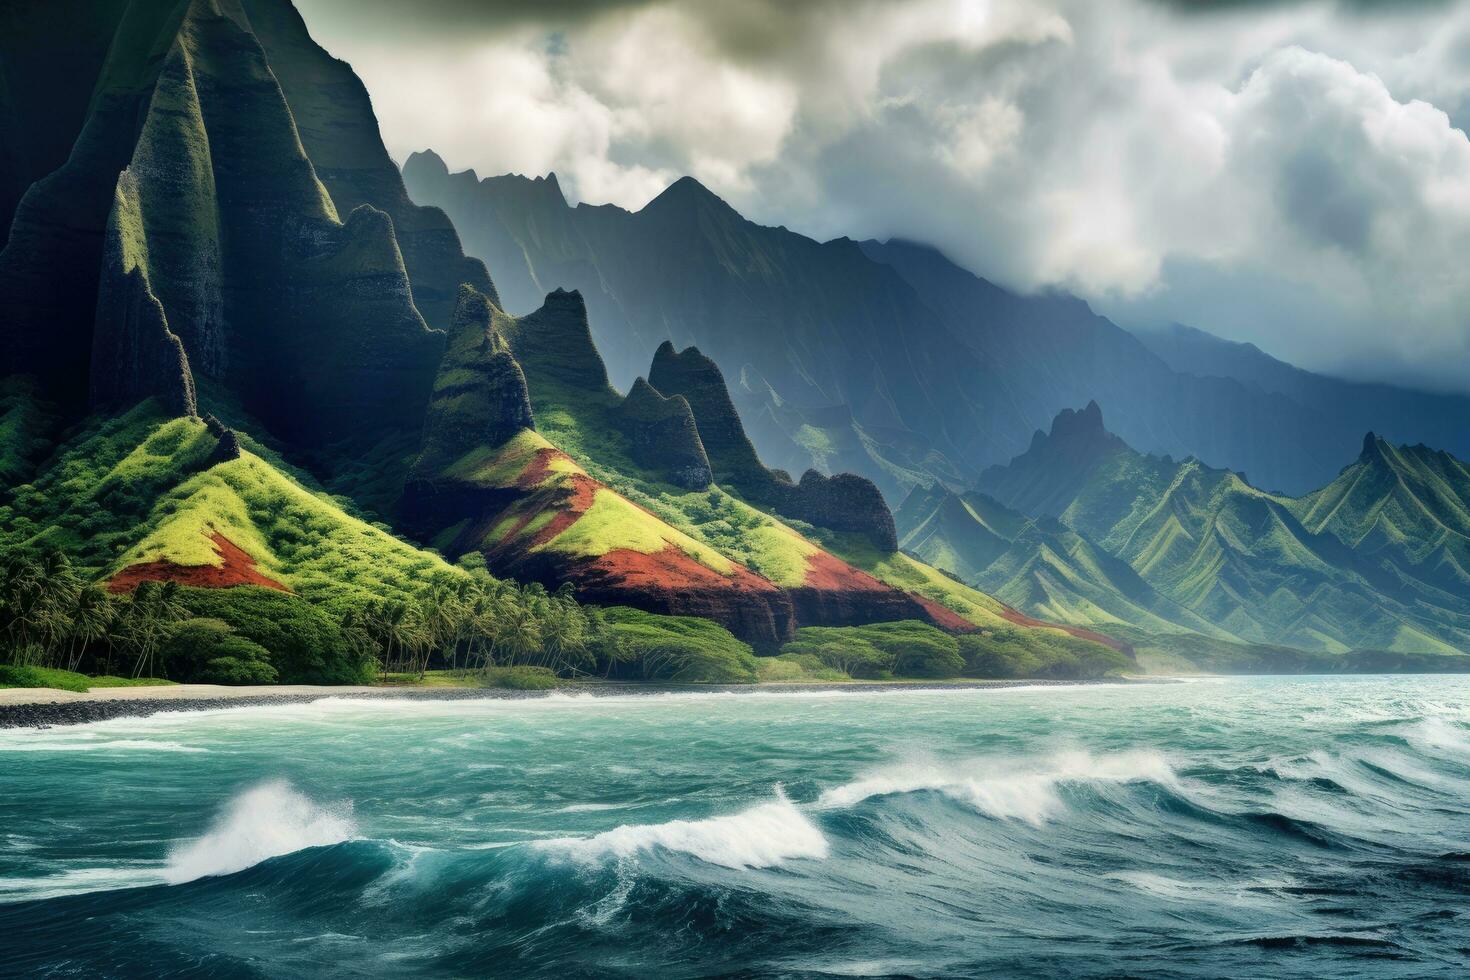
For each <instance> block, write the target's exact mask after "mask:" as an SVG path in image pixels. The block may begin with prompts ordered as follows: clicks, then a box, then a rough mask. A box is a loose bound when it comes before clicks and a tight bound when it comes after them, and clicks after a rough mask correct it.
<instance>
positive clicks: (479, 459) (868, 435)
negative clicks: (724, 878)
mask: <svg viewBox="0 0 1470 980" xmlns="http://www.w3.org/2000/svg"><path fill="white" fill-rule="evenodd" d="M93 8H95V10H94V9H93ZM83 14H89V16H82V15H83ZM90 14H95V15H96V16H90ZM75 19H80V20H82V21H84V22H85V25H86V26H85V28H83V29H79V30H71V29H70V27H71V22H72V21H73V20H75ZM3 25H4V26H5V27H6V28H7V29H6V30H5V31H3V32H0V67H3V70H4V79H3V80H4V87H3V89H0V98H3V102H4V104H3V105H0V109H3V118H4V119H6V120H29V121H31V122H32V123H33V125H29V126H19V125H10V124H8V123H7V125H6V126H5V127H4V129H3V130H0V151H3V152H0V159H3V160H4V161H5V169H4V170H3V173H0V178H3V180H0V184H3V187H4V196H3V197H0V204H3V205H4V207H5V208H6V209H7V210H6V213H5V217H6V218H7V221H8V224H7V235H6V244H5V247H4V249H3V251H0V311H3V321H0V377H3V381H0V462H3V466H0V472H3V474H4V476H5V481H6V483H5V486H4V488H3V492H0V518H3V520H0V529H3V537H0V544H3V545H4V547H5V548H6V549H7V551H16V552H17V553H19V552H26V553H31V552H36V551H44V552H46V553H47V554H53V555H58V556H60V557H59V558H57V559H56V560H62V559H65V560H66V561H69V562H71V563H73V564H74V565H75V566H76V567H77V568H79V569H81V570H82V571H83V573H84V574H85V576H86V580H87V581H88V582H92V583H94V584H98V585H99V587H105V588H106V589H108V590H110V591H111V592H112V593H115V594H117V595H127V594H134V593H135V591H136V590H137V589H138V588H140V587H141V586H142V585H144V584H146V583H156V582H171V583H174V584H175V585H182V586H184V587H186V588H188V589H191V590H198V591H199V592H200V593H208V595H207V597H206V598H204V599H198V600H197V601H198V602H199V603H201V606H200V608H205V607H207V608H209V609H211V610H215V611H218V610H220V609H224V610H225V612H226V613H229V614H230V615H235V616H236V620H233V621H232V622H236V621H238V622H239V623H246V622H254V621H256V618H258V617H257V610H256V607H255V606H254V605H250V604H252V603H256V602H262V601H266V602H271V603H290V604H291V608H292V609H293V610H295V612H294V613H293V615H297V614H299V615H301V616H305V617H316V621H318V622H319V624H321V623H324V624H325V625H323V626H322V629H323V630H326V631H327V633H329V634H330V633H331V631H333V630H336V631H337V633H336V634H334V635H337V636H338V640H337V641H333V642H334V643H336V645H337V647H343V644H345V643H346V640H344V639H341V637H342V636H343V635H344V634H343V633H342V631H343V630H349V629H351V628H353V626H352V624H354V623H360V622H361V621H362V620H361V619H360V617H361V616H363V615H366V613H365V612H364V609H365V608H366V606H364V605H363V604H364V603H368V602H389V603H391V604H393V605H392V608H396V609H399V610H400V611H401V612H402V614H403V615H405V616H407V615H409V613H408V612H406V610H410V609H411V608H414V604H415V603H417V602H418V601H419V599H418V596H419V590H421V589H422V588H424V587H425V583H429V584H431V585H433V584H435V583H437V584H438V585H443V584H444V583H446V582H462V581H464V577H465V576H469V575H471V574H472V573H483V574H485V575H490V576H492V577H493V576H504V577H505V579H507V580H510V581H513V582H516V583H520V584H519V585H517V586H514V587H515V588H520V589H526V590H530V591H528V592H526V593H525V595H526V596H529V598H527V599H526V601H527V602H529V603H531V605H532V606H536V604H537V603H540V604H541V606H537V608H545V604H546V602H551V601H552V600H548V599H547V598H546V597H548V596H553V597H555V599H554V603H559V604H561V605H555V604H553V608H558V609H561V608H571V606H568V605H567V604H572V605H575V603H578V602H585V603H589V604H595V605H596V606H598V607H626V608H625V609H624V610H623V611H622V612H619V613H616V614H611V615H613V618H614V619H617V617H619V616H621V617H623V618H622V619H620V620H618V623H619V624H621V626H622V627H624V629H623V635H625V636H627V637H629V638H630V639H629V642H630V643H637V644H641V646H639V649H644V650H652V651H659V650H667V649H669V647H668V646H667V644H674V645H675V647H677V649H679V650H681V651H684V653H682V654H681V656H682V655H685V654H687V655H689V656H696V655H697V656H704V655H705V654H706V653H707V654H708V655H709V656H710V657H715V658H716V659H717V660H719V661H720V663H721V665H722V666H720V667H719V669H718V671H716V672H715V673H714V674H707V675H704V676H716V675H717V676H729V677H736V678H742V679H746V680H749V679H751V678H754V677H755V676H757V671H756V668H755V667H754V666H751V665H752V664H753V663H754V661H753V660H750V659H748V658H750V657H751V656H752V654H753V652H758V653H761V654H768V655H772V654H774V655H784V654H782V651H789V650H793V649H796V648H798V647H799V648H800V649H802V650H808V651H809V650H811V649H816V648H821V647H822V644H828V645H835V646H834V649H835V648H836V647H843V648H844V649H846V648H847V647H850V646H851V645H852V644H858V643H866V644H869V645H870V646H871V645H872V644H873V643H874V642H877V641H876V640H874V639H873V638H872V636H869V635H868V634H861V633H858V632H852V631H860V630H863V629H867V628H869V627H883V628H884V629H889V630H890V632H892V631H893V630H896V631H897V632H896V633H893V636H899V637H900V639H898V640H894V641H893V642H895V643H909V644H911V643H918V644H919V646H917V647H914V649H923V650H928V651H929V652H930V653H933V654H934V655H935V656H937V657H939V660H938V661H936V663H937V664H938V666H933V667H932V668H931V667H925V668H924V670H930V669H932V670H934V671H940V672H941V673H942V672H946V671H947V672H948V673H949V675H953V674H954V673H956V672H959V671H962V670H968V671H970V672H972V673H973V672H976V671H981V672H991V674H992V675H995V674H998V675H1005V676H1022V675H1024V676H1057V677H1064V676H1097V675H1100V674H1103V673H1106V672H1108V671H1116V670H1120V669H1124V668H1125V667H1128V666H1129V665H1130V664H1131V665H1134V666H1137V665H1139V664H1140V663H1141V661H1138V660H1137V659H1135V657H1136V653H1137V651H1138V650H1139V649H1143V648H1145V647H1146V646H1147V647H1148V649H1152V646H1148V645H1150V644H1156V643H1158V642H1167V643H1170V644H1173V645H1174V646H1175V647H1176V648H1177V647H1178V646H1179V644H1180V643H1181V642H1184V641H1180V640H1178V638H1179V637H1189V638H1190V639H1189V640H1188V642H1189V643H1203V642H1208V643H1211V644H1226V645H1228V646H1229V648H1230V649H1231V650H1232V651H1234V652H1232V653H1231V654H1230V655H1231V656H1238V655H1239V653H1238V651H1239V650H1244V649H1247V648H1249V649H1251V650H1254V651H1255V652H1254V653H1252V654H1250V657H1252V658H1254V659H1253V660H1251V662H1252V663H1261V662H1264V661H1269V662H1271V663H1275V664H1289V665H1292V666H1293V667H1300V666H1302V665H1303V664H1304V663H1306V662H1307V661H1304V660H1302V659H1301V658H1300V657H1298V656H1297V653H1282V652H1281V651H1283V650H1295V651H1297V652H1298V653H1301V654H1302V655H1303V656H1306V655H1307V654H1310V655H1311V656H1312V657H1320V656H1338V655H1342V654H1347V653H1350V652H1353V651H1357V653H1355V654H1354V657H1355V658H1356V659H1352V660H1344V661H1343V663H1351V664H1353V665H1363V666H1373V665H1381V662H1380V661H1379V660H1376V659H1374V658H1375V657H1376V656H1377V655H1378V652H1382V651H1387V652H1389V653H1391V654H1394V655H1403V656H1419V657H1431V658H1432V657H1448V656H1456V655H1458V654H1459V653H1461V652H1463V651H1464V650H1465V649H1466V647H1467V646H1470V575H1467V572H1466V569H1467V568H1470V550H1467V545H1466V542H1467V540H1470V538H1467V535H1470V517H1467V513H1470V506H1467V500H1470V490H1467V487H1470V472H1467V469H1466V467H1465V465H1464V464H1463V463H1462V462H1460V461H1459V459H1457V458H1456V457H1457V456H1459V457H1464V456H1466V455H1470V451H1467V449H1470V447H1467V446H1466V442H1465V440H1466V439H1470V433H1467V432H1466V431H1465V429H1464V427H1463V425H1462V423H1463V420H1464V419H1465V418H1466V417H1470V413H1467V412H1466V408H1467V405H1470V402H1467V399H1463V398H1455V397H1447V396H1434V395H1427V394H1423V393H1418V392H1413V391H1409V390H1404V389H1396V388H1392V387H1388V386H1381V385H1380V386H1373V385H1350V384H1346V383H1343V382H1340V381H1336V380H1333V379H1330V378H1325V377H1321V376H1317V375H1312V374H1309V373H1306V372H1302V371H1298V370H1297V369H1295V368H1292V367H1290V366H1289V365H1285V364H1283V363H1281V362H1279V361H1274V360H1272V359H1270V358H1269V357H1266V356H1265V355H1264V354H1262V353H1261V352H1260V351H1258V350H1255V349H1253V348H1244V347H1239V346H1234V345H1227V344H1224V343H1223V342H1221V341H1218V340H1216V339H1214V338H1212V337H1210V336H1208V335H1207V334H1202V333H1198V332H1194V331H1189V330H1188V329H1186V328H1176V329H1175V330H1174V331H1172V332H1170V333H1167V334H1160V335H1150V336H1146V337H1140V336H1135V335H1134V334H1132V333H1129V332H1128V331H1125V330H1123V329H1122V328H1120V327H1119V326H1117V325H1115V324H1114V323H1112V322H1111V321H1109V320H1108V319H1106V318H1104V317H1100V316H1097V315H1096V314H1095V313H1094V312H1093V311H1092V310H1091V309H1090V308H1089V307H1088V306H1087V304H1085V303H1083V302H1081V301H1079V300H1077V299H1075V298H1072V297H1069V296H1066V295H1061V294H1044V295H1039V296H1025V295H1020V294H1016V293H1013V292H1010V291H1007V290H1005V289H1002V288H1000V287H998V286H996V285H994V284H993V283H990V282H987V281H986V280H984V279H982V278H979V277H977V276H975V275H972V274H971V273H969V272H967V271H965V270H963V269H961V268H960V267H959V266H957V265H955V264H954V263H952V262H950V261H949V260H948V259H946V258H945V257H944V256H943V255H942V254H940V253H939V252H938V251H936V250H934V249H932V248H929V247H926V246H923V245H919V244H914V243H910V242H903V241H889V242H876V241H866V242H856V241H852V240H848V239H836V240H833V241H829V242H817V241H814V240H812V239H810V238H807V237H804V236H802V235H799V234H796V233H794V232H792V231H789V230H787V229H785V228H781V227H764V226H761V225H757V224H755V223H753V222H750V221H748V220H746V219H745V218H744V217H742V216H741V215H740V214H739V213H737V212H736V211H735V210H734V209H732V208H731V207H730V206H729V205H728V204H726V203H725V202H724V201H722V200H721V199H720V198H719V197H718V196H716V195H715V194H713V193H711V192H710V191H709V190H708V189H707V188H706V187H704V186H703V185H701V184H700V183H699V182H697V181H695V180H693V179H691V178H684V179H681V180H678V181H675V182H673V183H672V184H671V185H670V186H669V187H668V188H667V189H666V190H664V192H663V193H661V194H659V195H658V196H657V197H656V198H654V199H653V200H652V201H651V202H649V203H648V204H647V205H646V206H645V207H643V208H642V209H640V210H638V211H636V212H630V211H626V210H623V209H620V208H617V207H613V206H589V205H585V204H583V205H578V206H577V207H570V206H569V205H568V203H567V200H566V198H565V197H564V196H563V194H562V193H561V190H560V188H559V186H558V184H557V182H556V179H555V178H554V177H545V178H535V179H528V178H524V177H519V176H501V177H491V178H487V179H485V180H481V179H479V178H478V177H477V176H476V175H475V174H473V173H459V174H451V173H449V171H448V168H447V167H446V166H445V165H444V163H443V161H442V160H441V159H439V158H438V157H437V156H436V155H434V154H432V153H431V152H425V153H420V154H416V155H414V156H413V157H412V158H411V159H409V160H408V161H407V163H406V165H405V167H404V168H403V170H402V171H401V172H400V170H399V168H398V167H397V166H395V164H394V162H393V161H392V159H391V158H390V157H389V155H388V153H387V151H386V149H385V148H384V146H383V143H382V140H381V137H380V134H379V132H378V125H377V120H376V118H375V116H374V112H373V104H372V101H371V99H370V98H369V96H368V93H367V91H366V89H365V88H364V86H363V85H362V83H361V81H360V80H359V79H358V78H357V77H356V75H355V74H354V73H353V71H352V69H351V68H350V67H349V66H348V65H347V64H345V63H344V62H342V61H339V60H337V59H335V58H333V57H332V56H331V55H330V54H329V53H328V52H327V51H326V50H325V49H324V48H322V47H321V46H320V45H318V44H317V43H316V42H315V41H314V40H313V39H312V38H311V37H310V35H309V34H308V33H307V31H306V28H305V24H304V23H303V22H302V20H301V18H300V16H299V15H298V14H297V12H296V10H295V8H294V7H293V6H292V4H291V3H290V2H289V0H66V2H64V3H59V4H56V5H42V6H25V7H9V8H6V9H5V10H4V21H3ZM506 138H514V133H507V134H506ZM1077 405H1085V406H1086V407H1085V408H1083V409H1081V410H1077V409H1076V408H1075V406H1077ZM1104 414H1106V418H1107V419H1108V423H1107V426H1106V427H1105V426H1104V423H1103V418H1104ZM1110 429H1111V430H1112V431H1109V430H1110ZM1369 429H1371V430H1372V431H1373V432H1376V433H1378V434H1377V435H1375V436H1372V437H1370V438H1368V439H1366V440H1365V439H1364V436H1363V432H1364V431H1367V430H1369ZM1430 447H1433V448H1430ZM1354 460H1356V461H1354ZM1344 464H1346V467H1344ZM895 510H896V511H897V514H896V515H895V513H894V511H895ZM456 577H457V578H456ZM455 587H457V586H455ZM502 587H509V586H504V584H503V583H502V584H501V585H496V586H495V588H496V589H501V588H502ZM536 589H539V590H540V591H539V592H537V591H535V590H536ZM259 590H267V591H269V592H271V593H272V594H271V595H270V596H269V597H268V598H267V599H265V600H261V599H258V598H248V601H247V598H241V597H250V596H253V595H256V593H257V592H258V591H259ZM235 603H240V604H241V606H240V608H236V607H235V605H234V604H235ZM247 605H248V606H249V609H246V610H245V611H241V610H242V609H245V607H246V606H247ZM222 615H223V613H222ZM373 615H378V613H376V612H375V613H373ZM579 615H581V614H579ZM630 616H631V617H632V618H631V619H630V618H628V617H630ZM596 620H597V617H595V616H594V617H593V618H592V620H591V621H596ZM691 623H694V624H697V625H690V624H691ZM895 624H900V625H895ZM232 628H233V627H232ZM810 630H818V631H821V630H833V631H838V632H835V633H820V634H818V635H816V636H815V638H814V636H813V634H811V633H809V632H803V631H810ZM844 631H846V632H844ZM529 635H530V634H526V636H523V637H522V639H521V640H519V641H517V642H518V643H519V644H520V645H521V646H522V647H524V648H525V649H527V650H530V649H532V648H533V647H535V642H534V638H530V639H528V638H526V637H527V636H529ZM883 635H884V636H888V635H889V634H887V633H885V634H883ZM865 636H866V637H867V638H864V637H865ZM670 637H675V639H671V638H670ZM690 637H697V638H698V639H697V641H696V640H694V639H690ZM712 637H713V638H714V639H711V638H712ZM914 637H921V638H927V639H922V640H915V639H914ZM1159 637H1164V638H1165V639H1164V640H1163V641H1160V640H1159ZM818 641H820V642H818ZM389 642H390V645H391V643H393V642H397V641H393V640H390V641H389ZM883 642H885V643H886V642H888V640H884V641H883ZM803 644H805V645H803ZM813 644H815V647H814V646H813ZM844 644H845V645H847V646H846V647H844ZM925 644H927V645H925ZM874 649H875V650H876V649H877V648H876V647H874ZM1211 649H1212V650H1215V651H1216V652H1218V648H1211ZM691 650H692V651H694V653H689V651H691ZM710 651H716V652H710ZM721 651H722V652H721ZM731 651H734V652H731ZM742 651H743V652H742ZM961 651H963V653H962V652H961ZM1263 651H1264V652H1263ZM1364 651H1366V653H1365V652H1364ZM727 654H728V657H727V656H726V655H727ZM1358 654H1362V656H1359V655H1358ZM795 655H796V654H793V656H795ZM1178 655H1179V656H1183V657H1185V658H1186V660H1187V659H1188V657H1189V656H1195V654H1194V653H1187V654H1178ZM1208 655H1209V656H1211V657H1214V656H1216V653H1209V654H1208ZM812 656H815V654H813V655H812ZM883 656H885V657H886V656H888V655H887V654H883ZM925 656H928V654H925ZM720 658H724V659H720ZM731 658H733V659H731ZM843 662H845V661H843ZM1211 662H1214V661H1211ZM658 663H660V664H661V666H657V667H646V666H645V667H643V668H639V669H643V670H645V677H654V676H656V675H657V674H658V671H660V670H663V671H666V672H667V671H668V670H671V669H672V668H669V667H668V666H667V662H665V661H658ZM786 663H787V664H788V665H787V666H785V667H783V668H782V669H784V670H788V671H797V672H798V674H799V675H800V676H807V675H806V673H805V672H807V671H809V670H822V669H827V668H826V667H823V666H822V663H824V662H822V661H820V658H818V660H806V661H800V662H798V661H788V662H786ZM893 663H894V664H895V665H897V664H898V663H899V661H898V660H894V661H893ZM1312 663H1316V664H1317V665H1318V666H1320V663H1319V662H1318V661H1312ZM790 664H795V665H796V666H794V667H792V666H790ZM353 669H354V670H355V669H356V668H353ZM608 669H612V662H611V661H609V662H608ZM626 669H629V670H631V669H633V668H626ZM1355 669H1356V667H1355ZM344 676H345V675H344ZM665 676H667V674H665ZM936 676H937V675H936Z"/></svg>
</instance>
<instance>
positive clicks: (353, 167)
mask: <svg viewBox="0 0 1470 980" xmlns="http://www.w3.org/2000/svg"><path fill="white" fill-rule="evenodd" d="M241 3H242V5H243V7H244V9H245V12H246V13H247V14H248V15H249V17H250V26H251V28H252V30H253V32H254V34H255V36H256V37H257V38H258V39H259V41H260V43H261V45H262V47H263V48H264V49H265V53H266V57H267V58H268V59H269V61H270V67H271V72H272V73H273V74H274V75H275V77H276V80H277V81H278V82H279V83H280V86H281V90H282V92H284V93H285V96H286V101H287V102H288V103H289V104H290V106H291V114H292V116H293V118H294V119H295V121H296V131H297V132H298V133H299V134H300V136H301V143H302V146H304V147H305V149H306V155H307V156H308V157H309V158H310V159H311V162H312V166H313V168H314V169H315V170H316V174H317V176H318V177H319V178H320V179H321V181H322V183H323V184H325V185H326V186H327V190H328V191H330V192H331V195H332V200H333V201H334V202H335V203H336V205H337V208H338V210H339V211H341V212H343V213H347V212H350V211H352V210H353V209H355V208H357V207H358V206H360V205H363V204H368V205H371V206H373V207H374V208H376V209H378V210H380V211H383V212H384V213H386V214H387V215H388V216H389V217H391V218H392V219H393V230H394V235H395V237H396V239H397V241H398V248H399V250H400V251H401V252H402V253H403V264H404V266H405V267H406V268H407V270H408V277H409V280H410V283H411V286H412V290H413V302H414V305H415V306H416V307H417V308H418V310H419V312H420V313H422V314H423V316H424V319H425V320H426V321H428V323H429V324H430V325H431V326H433V327H436V328H438V329H449V328H450V327H451V319H452V317H453V315H454V310H455V307H456V305H457V303H458V300H459V295H458V294H459V287H460V285H462V284H469V285H470V286H473V287H474V288H475V289H476V290H477V291H479V292H480V293H483V294H485V295H486V296H488V297H489V298H490V300H491V302H493V303H495V304H496V305H497V306H499V305H500V298H499V296H498V294H497V293H496V291H495V286H494V284H493V283H492V282H491V281H490V274H489V272H488V271H487V270H486V269H485V263H483V262H481V261H480V260H479V259H477V258H470V257H468V256H466V255H465V254H464V249H463V248H462V247H461V245H460V240H459V235H458V234H457V233H456V232H455V230H454V225H452V224H451V223H450V221H449V218H448V217H447V216H446V215H445V214H444V212H443V211H441V210H440V209H439V208H435V207H420V206H418V205H416V204H414V203H413V202H412V201H411V200H409V197H408V192H407V191H406V190H405V189H404V186H403V177H402V175H401V174H400V173H399V171H398V167H397V166H396V165H395V164H394V163H393V160H392V158H391V157H390V156H389V155H388V151H387V149H386V148H385V147H384V146H383V141H382V138H381V137H380V135H379V133H378V121H377V118H376V117H375V116H374V115H373V106H372V100H371V99H370V98H369V97H368V92H367V89H366V87H364V85H363V84H362V80H361V79H359V78H358V77H357V75H356V74H355V73H354V72H353V70H352V66H351V65H349V64H348V63H347V62H345V61H341V60H339V59H337V58H334V57H332V55H331V54H329V53H328V52H327V51H326V50H324V49H323V48H322V47H321V46H320V45H318V44H317V43H316V42H315V41H314V40H313V39H312V37H311V34H310V32H309V31H308V30H307V29H306V24H305V22H304V21H303V20H302V18H301V14H300V13H298V12H297V11H296V8H295V7H294V6H293V5H292V3H291V2H290V0H241Z"/></svg>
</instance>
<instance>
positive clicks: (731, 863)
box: [533, 786, 828, 868]
mask: <svg viewBox="0 0 1470 980" xmlns="http://www.w3.org/2000/svg"><path fill="white" fill-rule="evenodd" d="M533 846H535V847H537V848H541V849H543V850H552V851H560V852H563V853H566V854H569V855H571V856H573V857H577V858H581V859H584V860H589V859H597V858H602V857H632V856H633V855H636V854H640V853H646V852H649V851H653V850H664V851H673V852H675V853H679V854H688V855H690V856H691V857H695V858H698V859H699V860H701V861H704V862H707V863H709V864H718V865H720V866H722V867H726V868H769V867H773V866H775V865H778V864H781V863H783V862H785V861H788V860H792V859H796V858H807V859H821V858H825V857H826V856H827V852H828V845H827V838H826V837H824V836H823V835H822V831H821V830H820V829H818V827H817V825H816V824H814V823H813V822H812V821H811V819H810V818H808V817H807V816H806V815H805V814H804V813H802V812H801V810H800V809H798V808H797V807H796V805H795V804H793V803H792V802H791V801H790V800H789V799H787V798H786V794H785V793H784V792H783V791H782V790H781V788H780V787H779V786H778V787H777V788H776V798H775V799H774V800H772V801H770V802H769V803H761V804H759V805H757V806H753V807H751V808H750V809H748V810H743V811H741V812H740V813H733V814H729V815H727V816H720V817H710V818H708V819H706V820H670V821H668V822H667V823H656V824H629V825H625V826H622V827H617V828H615V829H613V830H609V831H605V832H604V833H601V834H597V835H596V836H594V837H585V838H560V839H558V840H549V841H539V842H537V843H536V844H535V845H533Z"/></svg>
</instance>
